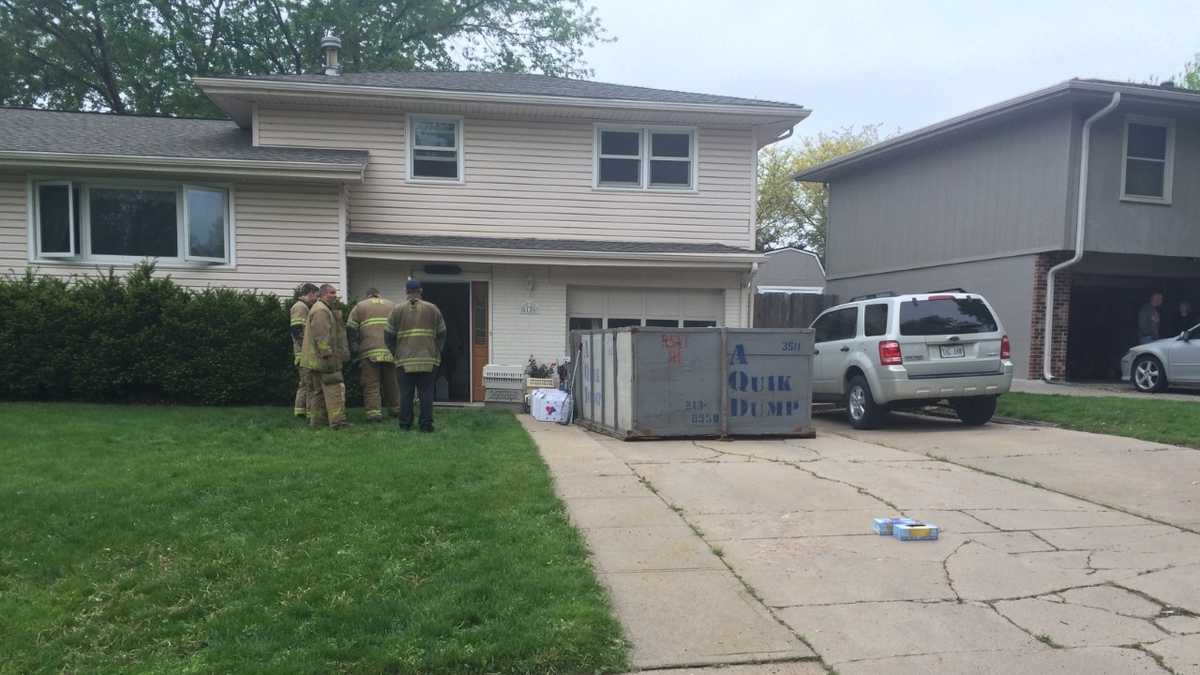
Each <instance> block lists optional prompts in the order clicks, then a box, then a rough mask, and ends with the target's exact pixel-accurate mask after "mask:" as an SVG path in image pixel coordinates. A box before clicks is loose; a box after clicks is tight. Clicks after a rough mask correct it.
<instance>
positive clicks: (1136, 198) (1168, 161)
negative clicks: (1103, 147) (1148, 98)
mask: <svg viewBox="0 0 1200 675" xmlns="http://www.w3.org/2000/svg"><path fill="white" fill-rule="evenodd" d="M1131 124H1137V125H1140V126H1147V127H1159V128H1163V129H1166V131H1167V139H1166V148H1165V153H1166V155H1165V157H1163V159H1159V158H1157V157H1130V156H1129V125H1131ZM1121 132H1122V133H1121V201H1123V202H1141V203H1144V204H1170V203H1171V195H1172V185H1173V183H1174V180H1175V120H1174V119H1171V118H1168V117H1148V116H1146V115H1126V116H1125V119H1124V121H1123V122H1122V124H1121ZM1131 159H1132V160H1135V161H1142V162H1160V163H1162V165H1163V194H1162V196H1161V197H1155V196H1153V195H1136V194H1129V193H1127V192H1125V187H1126V183H1125V169H1126V167H1128V166H1129V160H1131Z"/></svg>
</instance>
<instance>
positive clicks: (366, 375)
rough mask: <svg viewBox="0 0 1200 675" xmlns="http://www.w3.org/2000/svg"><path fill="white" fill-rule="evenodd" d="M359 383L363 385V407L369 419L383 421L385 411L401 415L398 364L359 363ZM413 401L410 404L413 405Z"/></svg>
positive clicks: (386, 362)
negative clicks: (397, 378)
mask: <svg viewBox="0 0 1200 675" xmlns="http://www.w3.org/2000/svg"><path fill="white" fill-rule="evenodd" d="M358 368H359V371H358V376H359V381H360V382H361V383H362V392H363V407H365V408H366V409H367V419H369V420H377V419H383V413H384V411H385V410H386V411H388V412H390V413H391V414H393V415H399V414H400V385H399V383H397V382H396V364H394V363H392V362H390V361H368V360H367V359H363V360H362V361H359V363H358ZM411 403H412V402H411V401H410V402H409V404H410V405H411Z"/></svg>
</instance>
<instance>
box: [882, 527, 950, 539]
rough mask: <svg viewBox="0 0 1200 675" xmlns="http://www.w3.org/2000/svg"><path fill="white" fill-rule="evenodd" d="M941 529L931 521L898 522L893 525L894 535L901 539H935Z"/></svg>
mask: <svg viewBox="0 0 1200 675" xmlns="http://www.w3.org/2000/svg"><path fill="white" fill-rule="evenodd" d="M938 533H939V529H938V526H937V525H933V524H931V523H896V524H895V525H893V526H892V536H893V537H895V538H897V539H899V540H900V541H935V540H937V538H938Z"/></svg>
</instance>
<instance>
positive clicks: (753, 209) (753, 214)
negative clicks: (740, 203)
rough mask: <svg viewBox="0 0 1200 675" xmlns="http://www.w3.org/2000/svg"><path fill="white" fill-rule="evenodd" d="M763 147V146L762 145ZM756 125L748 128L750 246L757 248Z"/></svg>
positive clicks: (757, 148) (757, 149)
mask: <svg viewBox="0 0 1200 675" xmlns="http://www.w3.org/2000/svg"><path fill="white" fill-rule="evenodd" d="M764 147H765V146H764ZM759 150H760V148H759V147H758V127H754V128H752V129H751V130H750V248H758V151H759Z"/></svg>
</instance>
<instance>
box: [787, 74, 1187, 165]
mask: <svg viewBox="0 0 1200 675" xmlns="http://www.w3.org/2000/svg"><path fill="white" fill-rule="evenodd" d="M1114 92H1121V95H1122V96H1124V97H1125V98H1126V99H1129V98H1134V99H1143V100H1146V101H1160V102H1170V103H1174V104H1182V105H1186V106H1196V105H1200V92H1195V91H1190V90H1187V89H1181V88H1179V87H1177V86H1172V87H1164V86H1162V85H1155V84H1143V83H1137V82H1118V81H1116V80H1100V79H1081V78H1072V79H1070V80H1067V81H1065V82H1059V83H1058V84H1054V85H1051V86H1049V87H1046V88H1044V89H1039V90H1037V91H1033V92H1030V93H1028V94H1023V95H1021V96H1017V97H1015V98H1010V99H1007V100H1004V101H1001V102H999V103H996V104H993V105H990V106H986V107H983V108H979V109H978V110H972V111H971V112H968V113H964V114H962V115H958V116H956V117H951V118H949V119H946V120H942V121H941V122H935V123H934V124H930V125H929V126H926V127H922V128H920V129H916V130H914V131H910V132H907V133H904V134H900V135H898V136H893V137H892V138H888V139H885V140H883V141H880V142H879V143H876V144H875V145H872V146H870V147H867V148H863V149H862V150H857V151H855V152H850V153H847V154H845V155H842V156H840V157H835V158H833V159H831V160H828V161H826V162H822V163H821V164H818V165H816V166H813V167H810V168H808V169H805V170H804V171H801V172H800V173H798V174H795V175H794V176H793V178H794V179H795V180H801V181H818V182H824V181H828V180H831V179H832V178H833V177H834V176H835V175H837V174H840V173H842V172H843V171H847V170H849V169H851V168H852V167H857V166H866V165H867V164H869V163H872V162H874V161H875V160H876V159H878V158H883V157H887V156H889V155H890V153H892V152H894V151H897V150H900V149H903V148H909V147H918V146H921V145H923V144H925V143H929V142H932V141H933V139H936V138H938V137H940V136H942V135H943V134H946V133H951V132H957V131H959V130H962V129H967V128H970V127H973V126H975V125H979V124H985V123H990V122H992V121H993V120H996V119H998V118H1002V117H1004V116H1007V115H1012V114H1016V113H1018V112H1019V111H1022V110H1025V109H1028V108H1029V107H1031V106H1035V105H1045V104H1048V103H1051V102H1056V101H1060V100H1062V99H1064V98H1067V97H1075V98H1076V99H1077V100H1091V101H1092V103H1093V104H1095V105H1096V106H1103V105H1104V104H1105V102H1106V101H1107V100H1108V99H1109V98H1110V97H1111V96H1112V94H1113V93H1114Z"/></svg>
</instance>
